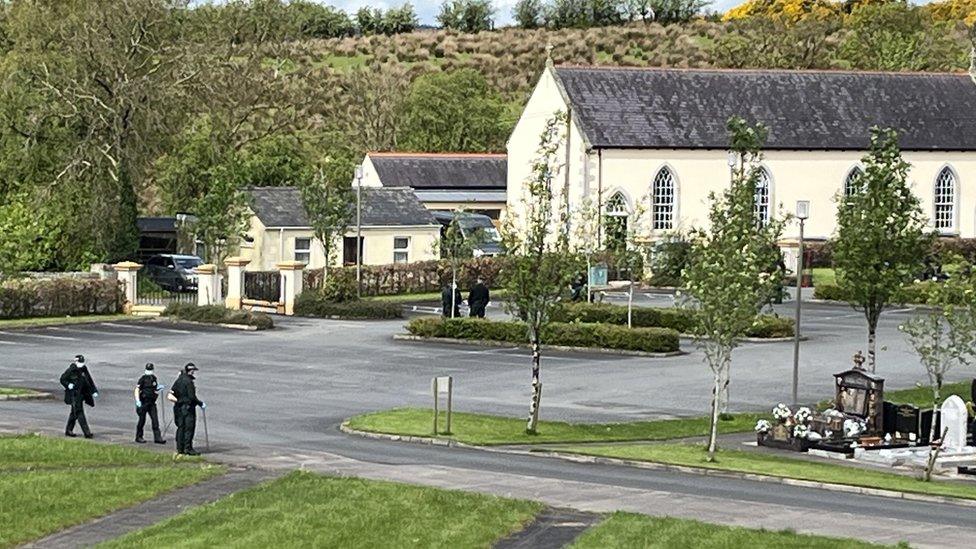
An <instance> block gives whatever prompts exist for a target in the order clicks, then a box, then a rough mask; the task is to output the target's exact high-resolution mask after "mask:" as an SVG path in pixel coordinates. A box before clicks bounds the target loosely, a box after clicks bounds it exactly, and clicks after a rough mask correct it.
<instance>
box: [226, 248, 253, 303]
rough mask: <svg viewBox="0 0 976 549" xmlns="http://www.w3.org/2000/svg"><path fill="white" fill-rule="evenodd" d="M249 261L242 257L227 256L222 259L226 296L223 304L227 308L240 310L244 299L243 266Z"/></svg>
mask: <svg viewBox="0 0 976 549" xmlns="http://www.w3.org/2000/svg"><path fill="white" fill-rule="evenodd" d="M250 262H251V260H250V259H244V258H243V257H229V258H227V260H226V261H224V265H227V297H226V298H225V299H224V304H225V305H226V306H227V308H228V309H234V310H235V311H239V310H241V301H242V300H243V299H244V268H245V267H247V265H248V264H249V263H250Z"/></svg>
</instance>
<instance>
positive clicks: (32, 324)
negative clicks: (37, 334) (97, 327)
mask: <svg viewBox="0 0 976 549" xmlns="http://www.w3.org/2000/svg"><path fill="white" fill-rule="evenodd" d="M136 319H138V317H133V316H130V315H84V316H44V317H32V318H9V319H5V320H0V330H8V329H12V328H13V329H16V328H42V327H44V326H65V325H70V324H89V323H92V322H117V321H119V320H136ZM138 320H142V319H138Z"/></svg>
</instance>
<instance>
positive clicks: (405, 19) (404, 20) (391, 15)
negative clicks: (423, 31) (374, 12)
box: [383, 2, 420, 35]
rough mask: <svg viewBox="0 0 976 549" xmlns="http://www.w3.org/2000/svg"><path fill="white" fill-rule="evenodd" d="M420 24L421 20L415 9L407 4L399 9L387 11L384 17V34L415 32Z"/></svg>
mask: <svg viewBox="0 0 976 549" xmlns="http://www.w3.org/2000/svg"><path fill="white" fill-rule="evenodd" d="M419 24H420V19H419V18H418V17H417V12H416V11H415V10H414V9H413V4H411V3H410V2H407V3H405V4H403V5H401V6H400V7H398V8H390V9H388V10H386V15H384V16H383V34H387V35H392V34H402V33H405V32H413V31H414V30H416V28H417V26H418V25H419Z"/></svg>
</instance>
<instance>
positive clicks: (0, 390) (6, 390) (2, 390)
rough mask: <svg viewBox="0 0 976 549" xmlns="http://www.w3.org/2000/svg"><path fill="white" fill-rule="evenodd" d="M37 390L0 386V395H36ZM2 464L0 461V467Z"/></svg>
mask: <svg viewBox="0 0 976 549" xmlns="http://www.w3.org/2000/svg"><path fill="white" fill-rule="evenodd" d="M36 394H37V391H32V390H30V389H20V388H17V387H0V396H23V395H36ZM2 466H3V464H2V463H0V467H2Z"/></svg>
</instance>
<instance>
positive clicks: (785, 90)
mask: <svg viewBox="0 0 976 549" xmlns="http://www.w3.org/2000/svg"><path fill="white" fill-rule="evenodd" d="M555 74H556V77H557V79H558V82H559V84H560V86H561V88H562V90H563V93H564V94H565V97H566V99H567V101H568V102H569V103H570V105H571V106H572V110H573V116H574V118H575V119H576V120H577V121H578V122H579V124H580V127H581V129H582V131H583V133H584V134H585V136H586V139H587V141H588V143H589V145H590V146H592V147H594V148H630V149H633V148H679V149H701V148H709V149H725V148H728V134H727V131H726V122H727V121H728V119H729V118H730V117H732V116H741V117H743V118H745V119H746V120H748V121H749V122H761V123H763V124H765V125H766V126H767V128H768V129H769V139H768V140H767V143H766V148H769V149H792V150H825V149H834V150H838V149H841V150H863V149H866V148H867V147H868V145H869V136H870V131H869V129H870V128H871V127H872V126H881V127H891V128H895V129H897V130H898V131H899V133H900V135H901V139H900V141H901V146H902V148H903V149H905V150H967V151H968V150H976V119H974V116H976V114H974V113H976V84H974V83H973V80H972V79H971V78H970V77H969V75H967V74H947V73H941V74H936V73H881V72H849V71H785V70H719V69H661V68H653V69H628V68H585V67H557V68H556V69H555Z"/></svg>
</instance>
